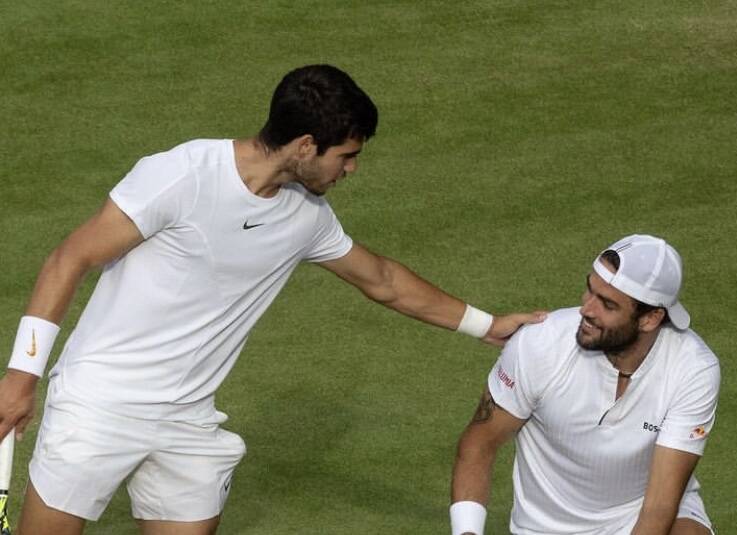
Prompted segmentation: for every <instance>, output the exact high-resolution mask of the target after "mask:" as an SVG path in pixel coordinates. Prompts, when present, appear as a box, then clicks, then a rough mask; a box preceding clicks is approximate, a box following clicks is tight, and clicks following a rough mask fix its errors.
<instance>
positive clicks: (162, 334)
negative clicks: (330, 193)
mask: <svg viewBox="0 0 737 535" xmlns="http://www.w3.org/2000/svg"><path fill="white" fill-rule="evenodd" d="M110 198H111V199H112V201H113V202H114V203H115V204H116V205H117V206H118V207H119V208H120V209H121V210H122V211H123V212H125V213H126V214H127V215H128V216H129V217H130V219H131V220H132V221H133V223H134V224H135V225H136V226H137V227H138V229H139V230H140V232H141V234H142V235H143V237H144V238H145V241H143V243H141V244H140V245H138V246H137V247H135V248H134V249H133V250H131V251H130V252H129V253H128V254H126V255H125V256H123V257H122V258H120V259H118V260H117V261H114V262H112V263H111V264H110V265H108V266H106V267H105V269H104V270H103V272H102V275H101V276H100V279H99V282H98V284H97V287H96V288H95V291H94V293H93V295H92V297H91V298H90V300H89V302H88V304H87V306H86V308H85V310H84V312H83V314H82V316H81V318H80V319H79V322H78V324H77V326H76V328H75V329H74V332H73V333H72V334H71V336H70V337H69V340H68V341H67V344H66V346H65V348H64V351H63V353H62V355H61V357H60V359H59V362H58V363H57V364H56V366H55V367H54V368H53V370H52V371H51V376H52V377H54V378H55V379H56V380H58V381H59V383H60V387H61V389H63V390H65V391H67V392H69V393H71V394H73V395H76V396H77V397H79V398H81V399H83V400H85V401H87V402H90V403H94V404H96V405H99V406H103V407H105V408H107V409H108V410H111V411H113V412H118V413H122V414H126V415H129V416H137V417H141V418H149V419H176V420H189V419H197V418H202V417H208V416H209V415H211V414H212V413H213V412H214V410H215V409H214V393H215V390H216V389H217V387H218V386H219V385H220V383H221V382H222V381H223V379H224V378H225V377H226V375H227V374H228V372H229V371H230V370H231V368H232V367H233V365H234V364H235V361H236V359H237V357H238V355H239V354H240V352H241V349H242V348H243V345H244V344H245V341H246V339H247V337H248V333H249V331H250V330H251V328H252V327H253V326H254V324H255V323H256V322H257V321H258V319H259V318H260V317H261V315H262V314H263V313H264V312H265V311H266V309H267V308H268V306H269V305H270V304H271V302H272V301H273V300H274V298H275V297H276V295H277V294H278V293H279V291H280V290H281V288H282V287H283V286H284V284H285V283H286V282H287V279H288V278H289V276H290V274H291V273H292V271H293V270H294V269H295V268H296V267H297V265H298V264H299V262H301V261H309V262H322V261H326V260H332V259H336V258H339V257H341V256H343V255H345V254H347V253H348V252H349V251H350V249H351V247H352V241H351V239H350V238H349V237H348V236H346V234H345V233H344V232H343V229H342V227H341V226H340V224H339V222H338V220H337V219H336V217H335V214H334V213H333V211H332V210H331V208H330V206H329V205H328V203H327V201H326V200H325V199H324V198H322V197H317V196H315V195H312V194H311V193H309V192H307V191H306V190H305V189H304V188H303V187H302V186H300V185H298V184H289V185H286V186H284V187H282V188H281V189H280V190H279V192H278V193H277V194H276V195H275V196H274V197H271V198H262V197H258V196H256V195H254V194H253V193H251V192H250V191H249V190H248V188H247V187H246V186H245V184H244V183H243V181H242V180H241V178H240V176H239V174H238V171H237V169H236V165H235V155H234V148H233V142H232V140H229V139H225V140H195V141H190V142H187V143H184V144H182V145H179V146H177V147H175V148H173V149H171V150H169V151H167V152H163V153H160V154H155V155H153V156H149V157H146V158H143V159H141V160H140V161H139V162H138V163H137V164H136V166H135V167H134V168H133V169H132V170H131V171H130V173H129V174H128V175H127V176H126V177H125V178H124V179H123V180H122V181H121V182H120V183H119V184H118V185H117V186H116V187H115V188H114V189H113V191H112V192H111V194H110Z"/></svg>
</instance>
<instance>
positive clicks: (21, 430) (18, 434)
mask: <svg viewBox="0 0 737 535" xmlns="http://www.w3.org/2000/svg"><path fill="white" fill-rule="evenodd" d="M31 420H33V414H32V413H31V414H29V415H28V416H25V417H23V418H21V419H20V420H18V422H17V423H16V424H15V438H16V439H17V440H18V441H21V440H23V435H24V434H25V432H26V426H27V425H28V424H30V423H31Z"/></svg>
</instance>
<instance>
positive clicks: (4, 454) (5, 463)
mask: <svg viewBox="0 0 737 535" xmlns="http://www.w3.org/2000/svg"><path fill="white" fill-rule="evenodd" d="M14 447H15V429H11V430H10V433H8V434H7V435H6V436H5V438H4V439H3V441H2V443H0V490H8V488H9V487H10V475H11V473H12V472H13V449H14Z"/></svg>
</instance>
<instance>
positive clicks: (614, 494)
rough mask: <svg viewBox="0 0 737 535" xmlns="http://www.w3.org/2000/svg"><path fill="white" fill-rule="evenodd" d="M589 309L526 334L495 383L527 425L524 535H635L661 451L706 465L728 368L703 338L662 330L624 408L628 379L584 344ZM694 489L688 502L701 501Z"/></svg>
mask: <svg viewBox="0 0 737 535" xmlns="http://www.w3.org/2000/svg"><path fill="white" fill-rule="evenodd" d="M580 320H581V316H580V315H579V309H578V308H569V309H563V310H558V311H556V312H554V313H552V314H550V315H549V317H548V319H547V320H546V321H545V322H543V323H541V324H538V325H529V326H526V327H524V328H522V329H521V330H520V331H519V332H518V333H517V334H516V335H515V336H514V337H513V338H512V339H511V340H510V341H509V342H508V343H507V345H506V346H505V348H504V350H503V352H502V355H501V356H500V358H499V360H498V361H497V363H496V365H495V366H494V368H493V369H492V371H491V373H490V374H489V380H488V383H489V390H490V392H491V394H492V396H493V398H494V400H495V402H496V403H497V405H499V406H500V407H502V408H504V409H505V410H506V411H508V412H509V413H511V414H512V415H514V416H516V417H517V418H520V419H525V420H527V422H526V423H525V425H524V426H523V427H522V429H521V431H520V432H519V433H518V435H517V439H516V456H515V463H514V473H513V478H514V506H513V509H512V515H511V520H510V531H511V532H512V533H515V534H541V533H545V534H557V533H576V534H594V533H596V534H601V535H604V534H616V533H629V531H628V530H629V529H631V528H632V527H633V526H634V524H635V522H636V520H637V516H638V514H639V511H640V507H641V505H642V501H643V498H644V495H645V490H646V487H647V480H648V474H649V468H650V460H651V457H652V453H653V449H654V447H655V445H656V444H657V445H660V446H665V447H668V448H674V449H677V450H682V451H687V452H691V453H694V454H697V455H701V454H703V451H704V447H705V444H706V439H707V436H708V435H709V432H710V430H711V428H712V425H713V423H714V414H715V411H716V405H717V397H718V393H719V380H720V372H719V363H718V360H717V358H716V356H715V355H714V353H712V351H711V350H710V349H709V348H708V347H707V346H706V344H705V343H704V342H703V340H701V338H699V336H698V335H696V334H695V333H694V332H693V331H691V330H686V331H678V330H675V329H674V328H672V327H670V326H666V327H663V328H662V329H661V330H660V333H659V335H658V338H657V340H656V342H655V344H654V345H653V347H652V349H651V350H650V352H649V354H648V355H647V357H646V358H645V360H644V361H643V363H642V364H641V365H640V367H639V368H638V369H637V370H636V371H635V373H634V374H633V375H632V378H631V379H630V383H629V385H628V386H627V389H626V391H625V392H624V394H623V395H622V396H621V397H620V398H619V399H618V400H616V401H615V396H616V389H617V380H618V371H617V370H616V369H615V368H614V367H613V366H612V364H611V363H610V362H609V360H607V358H606V356H605V355H604V353H603V352H601V351H588V350H585V349H582V348H581V347H580V346H579V345H578V344H577V342H576V331H577V329H578V325H579V322H580ZM698 488H699V487H698V483H697V481H696V479H695V478H693V477H692V478H691V480H690V481H689V483H688V487H687V489H686V490H687V491H689V490H697V489H698Z"/></svg>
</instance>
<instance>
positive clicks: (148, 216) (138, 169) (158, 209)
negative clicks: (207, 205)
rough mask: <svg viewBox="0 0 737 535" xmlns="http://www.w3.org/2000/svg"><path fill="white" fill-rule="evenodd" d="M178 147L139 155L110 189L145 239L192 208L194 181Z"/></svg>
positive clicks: (194, 194)
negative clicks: (127, 171)
mask: <svg viewBox="0 0 737 535" xmlns="http://www.w3.org/2000/svg"><path fill="white" fill-rule="evenodd" d="M187 167H188V166H187V160H186V153H185V152H184V151H183V150H182V149H172V150H171V151H168V152H163V153H160V154H155V155H153V156H147V157H145V158H142V159H141V160H139V161H138V163H136V165H135V166H134V167H133V169H131V171H130V172H129V173H128V174H127V175H126V176H125V177H124V178H123V180H121V181H120V182H119V183H118V184H117V185H116V186H115V187H114V188H113V190H112V191H111V192H110V198H111V199H112V201H113V202H114V203H115V204H116V205H117V206H118V208H120V209H121V210H122V211H123V212H125V214H126V215H127V216H128V217H130V218H131V220H132V221H133V223H135V225H136V226H137V227H138V230H139V231H140V232H141V234H142V235H143V237H144V238H145V239H147V238H149V237H151V236H152V235H154V234H155V233H156V232H158V231H159V230H162V229H164V228H167V227H170V226H173V225H175V224H176V223H177V222H178V221H180V220H181V219H182V218H183V217H185V216H186V215H187V214H188V213H189V212H190V211H191V210H192V208H193V206H194V202H195V200H196V197H197V182H196V179H195V177H194V176H193V174H192V173H189V172H188V168H187Z"/></svg>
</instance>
